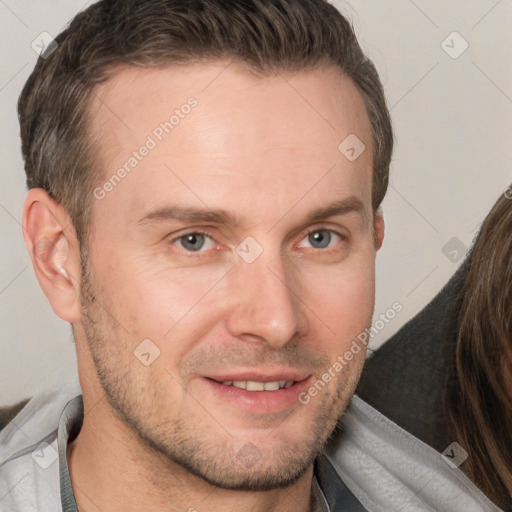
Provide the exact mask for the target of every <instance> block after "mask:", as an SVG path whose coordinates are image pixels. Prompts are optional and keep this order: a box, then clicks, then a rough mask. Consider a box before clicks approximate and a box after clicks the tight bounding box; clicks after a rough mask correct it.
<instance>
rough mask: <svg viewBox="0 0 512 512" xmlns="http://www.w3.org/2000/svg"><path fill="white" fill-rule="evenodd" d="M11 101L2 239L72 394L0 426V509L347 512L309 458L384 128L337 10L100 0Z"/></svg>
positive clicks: (370, 265)
mask: <svg viewBox="0 0 512 512" xmlns="http://www.w3.org/2000/svg"><path fill="white" fill-rule="evenodd" d="M19 113H20V123H21V133H22V142H23V154H24V157H25V162H26V172H27V183H28V186H29V188H30V191H29V193H28V196H27V199H26V203H25V207H24V219H23V226H24V236H25V239H26V242H27V245H28V247H29V249H30V253H31V257H32V262H33V265H34V269H35V272H36V275H37V278H38V280H39V283H40V284H41V287H42V288H43V290H44V292H45V294H46V295H47V297H48V299H49V301H50V303H51V305H52V308H53V309H54V311H55V313H56V314H57V315H59V317H61V318H62V319H64V320H66V321H68V322H69V323H70V324H72V326H73V333H74V337H75V341H76V347H77V355H78V367H79V377H80V390H78V391H75V390H74V389H67V388H66V389H63V390H62V391H60V392H57V393H53V394H52V393H49V394H44V395H42V396H41V397H39V398H37V397H36V399H34V400H33V401H31V402H30V403H29V405H28V406H27V407H26V408H25V409H24V411H22V413H21V415H20V416H19V417H18V418H16V419H15V421H14V422H13V423H14V424H15V428H14V427H13V428H11V429H10V430H9V429H6V430H7V432H5V431H4V432H3V433H2V437H1V438H0V442H1V443H2V445H3V451H2V456H1V458H0V476H2V482H5V484H4V483H2V484H0V491H1V492H0V499H1V500H2V501H0V508H1V507H3V508H6V509H8V510H60V508H62V510H64V511H73V510H80V511H81V512H84V511H85V512H87V511H90V510H101V511H103V512H109V511H112V510H123V511H130V510H152V511H158V510H176V511H178V510H188V511H193V510H198V511H201V510H208V511H216V510H223V511H227V510H253V511H270V510H280V511H292V510H293V511H296V510H323V511H325V510H333V511H334V510H366V509H367V507H368V504H367V503H365V504H364V505H363V504H362V503H361V499H363V498H362V497H361V496H362V494H361V493H359V495H358V497H356V496H355V495H354V494H353V493H352V491H351V490H350V488H349V487H348V484H347V482H349V481H350V480H351V479H353V480H352V483H353V482H354V481H355V479H356V476H357V475H356V473H357V471H354V472H353V474H352V475H350V477H349V478H346V477H344V478H340V475H342V474H343V469H342V468H341V469H338V468H337V470H335V469H334V467H333V465H332V464H331V462H330V461H329V460H328V459H327V458H326V457H325V455H324V454H323V453H322V449H323V447H324V444H325V443H326V441H327V439H328V438H329V436H330V435H331V433H332V432H333V430H334V428H335V426H336V423H337V421H338V418H339V417H340V416H341V415H342V414H343V412H344V411H345V409H346V408H347V406H348V404H349V402H350V400H351V397H352V395H353V392H354V389H355V386H356V384H357V382H358V379H359V376H360V373H361V369H362V366H363V363H364V356H365V350H364V348H365V343H364V341H363V342H362V343H360V344H359V345H354V340H358V339H361V333H364V332H365V329H367V328H368V327H369V326H370V324H371V318H372V311H373V304H374V267H375V255H376V251H377V250H378V249H379V248H380V247H381V245H382V241H383V236H384V221H383V218H382V215H381V213H380V210H379V206H380V204H381V202H382V199H383V197H384V195H385V191H386V187H387V182H388V171H389V163H390V159H391V152H392V141H393V138H392V131H391V125H390V120H389V114H388V111H387V108H386V104H385V100H384V96H383V92H382V86H381V83H380V81H379V78H378V76H377V73H376V71H375V69H374V67H373V65H372V64H371V62H370V61H369V60H368V59H366V57H365V56H364V55H363V53H362V52H361V49H360V48H359V46H358V43H357V41H356V39H355V36H354V33H353V31H352V29H351V27H350V25H349V23H348V22H347V21H346V20H345V19H344V18H343V17H342V16H341V15H340V14H339V13H338V11H337V10H336V9H335V8H334V7H332V6H330V5H329V4H328V3H326V2H325V1H323V0H306V1H304V0H300V1H298V0H281V1H268V0H252V1H244V2H225V1H222V0H207V1H206V0H204V1H202V0H197V1H194V2H191V1H185V0H166V1H164V0H146V1H142V2H141V1H140V0H139V1H137V2H136V1H131V0H128V1H126V0H124V1H101V2H98V3H96V4H94V5H92V6H91V7H89V8H88V9H87V10H86V11H85V12H83V13H81V14H79V15H78V16H77V17H76V18H75V19H74V20H73V22H72V23H71V25H70V27H69V28H68V29H67V30H66V31H65V32H64V33H63V34H61V35H60V36H59V37H57V40H56V43H55V44H53V45H51V46H49V47H48V49H47V51H46V53H44V54H43V56H42V58H41V59H40V60H39V62H38V64H37V66H36V69H35V71H34V72H33V74H32V75H31V77H30V79H29V81H28V82H27V85H26V86H25V89H24V91H23V93H22V95H21V98H20V103H19ZM344 355H347V357H345V358H343V356H344ZM341 361H343V363H342V362H341ZM355 407H356V408H357V405H356V406H355ZM363 408H364V406H363ZM362 414H364V412H363V413H362ZM57 426H58V429H57ZM345 446H348V445H345ZM336 453H343V448H341V449H340V450H338V451H337V452H336ZM57 456H58V459H59V460H58V463H57V462H55V458H56V457H57ZM52 458H53V460H52ZM349 459H350V456H347V461H349ZM331 461H332V462H333V463H337V462H336V460H335V457H331ZM2 486H3V487H2ZM352 488H354V487H353V486H352ZM363 501H364V500H363ZM3 508H2V510H3Z"/></svg>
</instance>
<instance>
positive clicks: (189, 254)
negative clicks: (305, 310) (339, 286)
mask: <svg viewBox="0 0 512 512" xmlns="http://www.w3.org/2000/svg"><path fill="white" fill-rule="evenodd" d="M320 231H328V232H330V233H334V234H335V235H337V236H338V237H339V238H340V239H341V241H346V240H347V238H348V237H347V236H346V235H343V234H341V233H339V232H338V231H335V230H334V229H331V228H328V227H327V226H320V227H317V228H315V229H312V230H311V231H308V232H307V233H305V234H304V236H303V237H302V238H301V240H304V238H306V237H308V236H309V235H312V234H314V233H318V232H320ZM188 235H203V236H206V237H208V238H210V239H211V240H213V241H215V238H214V237H213V236H212V234H211V233H209V232H208V231H207V230H195V231H193V230H191V231H188V232H185V233H182V234H180V235H178V236H176V237H174V238H173V239H172V240H171V241H170V244H171V245H174V244H175V243H176V242H178V241H179V240H180V239H182V238H184V237H186V236H188ZM217 245H218V244H217ZM181 249H182V250H183V251H184V252H185V254H186V255H187V257H188V258H201V257H205V256H206V255H207V254H208V253H209V252H210V251H211V250H213V249H210V250H209V251H202V250H201V251H187V250H186V249H183V248H181ZM312 249H315V248H314V247H312ZM329 249H331V250H329ZM316 250H317V251H322V252H326V253H327V252H332V248H326V249H316Z"/></svg>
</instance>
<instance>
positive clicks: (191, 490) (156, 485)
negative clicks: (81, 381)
mask: <svg viewBox="0 0 512 512" xmlns="http://www.w3.org/2000/svg"><path fill="white" fill-rule="evenodd" d="M84 408H85V411H84V423H83V425H82V429H81V431H80V434H79V435H78V437H77V438H76V439H75V440H74V441H73V442H72V443H70V444H69V445H68V452H67V455H68V464H69V471H70V475H71V481H72V484H73V491H74V494H75V499H76V502H77V506H78V509H79V510H80V512H89V511H97V510H98V509H99V510H102V512H112V511H117V510H123V511H124V512H131V511H139V510H152V511H155V512H159V511H164V510H165V511H169V510H180V511H188V512H194V511H196V512H201V511H203V510H208V511H209V512H216V511H222V512H230V511H235V510H236V511H240V510H247V511H251V512H260V511H261V512H269V511H273V510H279V511H280V512H287V511H290V512H291V511H296V510H305V511H306V510H310V501H311V482H312V476H313V467H312V466H311V467H310V468H309V469H308V470H307V471H306V472H305V473H304V474H303V475H302V476H301V477H300V478H299V480H297V481H296V482H295V483H294V484H292V485H291V486H289V487H287V488H283V489H272V490H268V491H246V490H242V491H240V490H229V489H222V488H219V487H214V486H212V485H210V484H209V483H208V482H206V481H204V480H203V479H202V478H200V477H197V476H195V475H193V474H191V473H190V472H189V471H187V470H186V469H185V468H183V467H182V466H181V465H178V464H176V463H174V462H173V461H171V460H169V459H168V458H167V457H165V456H164V455H162V454H161V453H159V452H156V451H155V450H154V449H153V448H151V447H149V446H148V445H147V444H146V443H145V442H144V441H143V440H141V439H140V438H138V436H137V435H136V434H135V433H133V432H132V431H131V430H130V429H129V427H127V426H126V425H125V424H124V423H123V422H122V421H121V420H120V419H118V418H117V417H116V416H115V415H114V414H113V413H112V410H111V408H110V405H109V404H108V403H107V401H106V400H105V399H103V400H101V399H100V400H99V401H96V402H94V401H90V402H88V401H87V400H86V398H85V396H84Z"/></svg>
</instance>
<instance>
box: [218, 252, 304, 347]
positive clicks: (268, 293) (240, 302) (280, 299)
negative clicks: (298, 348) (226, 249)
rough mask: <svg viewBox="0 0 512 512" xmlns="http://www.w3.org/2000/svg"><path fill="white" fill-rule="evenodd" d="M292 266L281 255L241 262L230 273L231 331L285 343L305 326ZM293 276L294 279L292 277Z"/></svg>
mask: <svg viewBox="0 0 512 512" xmlns="http://www.w3.org/2000/svg"><path fill="white" fill-rule="evenodd" d="M292 274H293V269H290V268H289V267H288V269H287V268H286V267H285V265H284V264H283V261H282V260H281V258H273V260H272V261H270V258H268V257H265V253H264V254H263V255H262V256H260V257H259V258H258V259H257V260H256V261H255V262H253V263H251V264H248V263H245V262H243V261H240V264H239V265H238V267H237V268H236V269H235V271H234V272H233V276H232V279H233V280H234V282H232V284H233V288H232V290H233V293H235V294H236V300H235V301H234V304H235V305H234V307H233V309H232V310H231V313H230V315H229V317H228V329H229V331H230V333H231V334H232V335H233V336H235V337H238V338H242V339H246V340H249V339H251V338H252V339H254V340H259V341H260V342H261V341H263V342H266V343H267V344H268V345H269V346H271V347H272V348H279V347H282V346H284V345H285V344H286V343H287V342H289V341H290V340H292V339H293V338H294V337H296V336H300V335H302V334H303V333H304V331H305V329H306V328H307V318H306V316H305V314H304V303H303V299H302V298H301V297H300V290H299V288H298V286H297V284H300V283H298V282H297V279H296V277H295V276H293V275H292ZM294 277H295V278H294Z"/></svg>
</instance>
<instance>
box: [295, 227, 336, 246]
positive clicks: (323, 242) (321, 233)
mask: <svg viewBox="0 0 512 512" xmlns="http://www.w3.org/2000/svg"><path fill="white" fill-rule="evenodd" d="M334 237H338V238H339V239H341V236H340V235H339V234H338V233H336V232H335V231H331V230H330V229H318V230H316V231H312V232H311V233H309V234H308V235H307V236H306V237H305V238H304V239H305V240H308V242H309V243H310V244H311V247H313V249H326V248H327V247H329V246H330V244H331V242H332V241H333V238H334Z"/></svg>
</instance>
